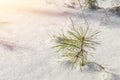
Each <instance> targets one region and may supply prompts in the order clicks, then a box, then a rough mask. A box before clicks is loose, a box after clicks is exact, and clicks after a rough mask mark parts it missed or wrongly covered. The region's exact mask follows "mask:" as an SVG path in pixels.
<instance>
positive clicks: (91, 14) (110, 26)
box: [0, 0, 120, 80]
mask: <svg viewBox="0 0 120 80" xmlns="http://www.w3.org/2000/svg"><path fill="white" fill-rule="evenodd" d="M48 1H49V0H48ZM62 1H63V2H64V3H65V2H68V0H54V1H53V0H50V1H49V3H47V2H45V1H41V0H0V33H1V34H0V80H104V79H101V76H102V75H103V74H104V73H102V72H96V71H95V72H94V71H89V72H87V71H85V72H81V71H76V70H71V68H70V67H69V66H70V65H69V63H66V62H61V61H60V60H59V59H58V58H57V56H56V54H55V53H54V50H53V49H51V46H52V45H53V42H52V41H51V38H50V35H52V34H54V33H57V32H60V31H61V30H67V29H68V28H69V27H70V26H71V25H70V24H71V23H70V20H69V16H70V17H72V19H73V20H74V22H75V24H76V25H77V24H79V23H83V22H84V18H83V16H82V15H81V11H80V9H78V8H76V9H70V8H66V7H64V6H63V4H61V3H62ZM111 2H112V0H108V1H104V0H103V1H100V3H101V6H102V7H110V5H111V4H112V3H111ZM84 13H85V17H86V19H87V21H89V22H90V23H91V24H92V27H93V28H95V29H98V30H100V31H101V34H100V37H99V39H100V41H101V45H100V46H98V47H97V50H96V52H95V54H94V57H92V58H91V60H92V61H95V62H97V63H100V64H102V65H103V66H105V67H106V68H107V69H108V70H109V71H111V72H113V73H116V74H118V75H120V66H119V65H120V42H119V41H120V17H118V16H116V15H112V14H109V18H110V20H107V21H106V20H105V18H107V17H106V16H105V14H104V10H98V11H90V10H85V11H84ZM105 21H106V23H107V24H105V23H104V22H105ZM93 25H94V26H93ZM105 75H108V74H106V73H105ZM105 77H106V76H105ZM106 80H111V79H106ZM113 80H115V79H113ZM116 80H120V79H119V78H117V79H116Z"/></svg>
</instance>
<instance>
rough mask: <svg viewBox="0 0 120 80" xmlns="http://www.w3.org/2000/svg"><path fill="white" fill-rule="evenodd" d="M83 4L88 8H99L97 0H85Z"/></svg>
mask: <svg viewBox="0 0 120 80" xmlns="http://www.w3.org/2000/svg"><path fill="white" fill-rule="evenodd" d="M85 5H86V6H88V8H89V9H99V7H98V6H97V5H98V4H97V0H85Z"/></svg>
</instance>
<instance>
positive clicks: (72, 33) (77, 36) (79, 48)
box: [53, 23, 100, 68]
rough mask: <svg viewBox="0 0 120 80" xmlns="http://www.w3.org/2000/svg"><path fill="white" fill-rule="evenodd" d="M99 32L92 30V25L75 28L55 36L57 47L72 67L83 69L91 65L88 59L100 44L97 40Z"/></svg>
mask: <svg viewBox="0 0 120 80" xmlns="http://www.w3.org/2000/svg"><path fill="white" fill-rule="evenodd" d="M98 33H99V31H95V30H93V29H92V28H90V25H87V24H86V25H80V26H74V23H72V28H70V30H68V31H67V32H66V34H65V33H61V34H59V35H54V41H55V46H54V47H53V48H57V52H59V53H60V56H61V57H64V58H65V59H68V60H70V61H71V63H72V67H80V68H81V67H82V66H85V65H86V64H88V63H89V61H88V59H87V57H88V55H90V51H91V50H95V47H96V45H98V44H100V43H99V42H98V41H97V40H96V39H97V35H98Z"/></svg>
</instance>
